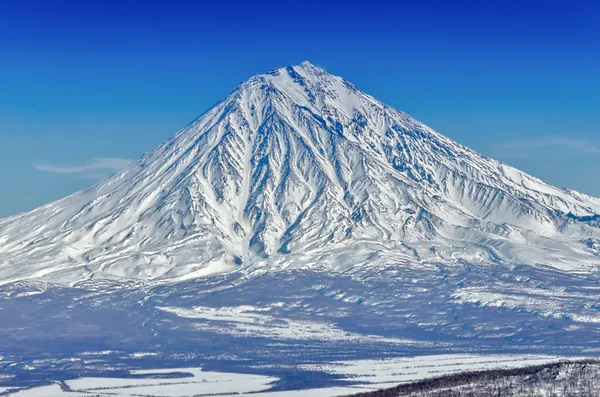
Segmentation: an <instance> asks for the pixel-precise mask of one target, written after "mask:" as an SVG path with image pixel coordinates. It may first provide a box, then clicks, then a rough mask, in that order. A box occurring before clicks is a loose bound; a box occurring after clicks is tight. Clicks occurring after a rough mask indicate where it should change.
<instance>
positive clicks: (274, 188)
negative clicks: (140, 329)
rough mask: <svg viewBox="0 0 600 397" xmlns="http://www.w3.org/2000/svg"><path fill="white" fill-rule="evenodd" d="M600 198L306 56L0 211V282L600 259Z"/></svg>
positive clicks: (589, 265)
mask: <svg viewBox="0 0 600 397" xmlns="http://www.w3.org/2000/svg"><path fill="white" fill-rule="evenodd" d="M599 214H600V199H597V198H593V197H589V196H586V195H584V194H580V193H577V192H574V191H570V190H566V189H560V188H556V187H553V186H551V185H548V184H546V183H544V182H542V181H540V180H539V179H537V178H535V177H532V176H530V175H527V174H525V173H523V172H521V171H519V170H517V169H515V168H512V167H510V166H508V165H505V164H503V163H501V162H499V161H496V160H493V159H490V158H487V157H484V156H481V155H479V154H477V153H475V152H474V151H472V150H470V149H468V148H466V147H465V146H462V145H460V144H458V143H456V142H453V141H452V140H450V139H448V138H446V137H444V136H443V135H441V134H439V133H437V132H435V131H433V130H432V129H430V128H428V127H427V126H425V125H423V124H421V123H420V122H418V121H416V120H415V119H413V118H412V117H410V116H408V115H407V114H405V113H403V112H400V111H398V110H395V109H393V108H391V107H389V106H387V105H385V104H383V103H381V102H379V101H377V100H376V99H375V98H373V97H371V96H369V95H367V94H365V93H363V92H361V91H359V90H358V89H357V88H356V87H355V86H354V85H352V84H351V83H349V82H347V81H345V80H344V79H342V78H340V77H337V76H333V75H331V74H329V73H327V72H325V71H324V70H323V69H320V68H318V67H316V66H314V65H312V64H310V63H308V62H304V63H302V64H300V65H297V66H288V67H285V68H279V69H274V70H272V71H271V72H269V73H267V74H262V75H258V76H254V77H252V78H251V79H249V80H248V81H246V82H245V83H243V84H241V85H240V86H238V87H237V88H236V89H235V90H233V91H232V92H231V93H230V94H229V95H227V96H226V97H225V98H224V99H223V100H221V101H220V102H219V103H218V104H216V105H215V106H214V107H213V108H211V109H210V110H208V111H207V112H206V113H204V114H203V115H202V116H201V117H199V118H198V119H196V120H195V121H193V122H192V123H191V124H190V125H188V126H187V127H185V128H184V129H183V130H181V131H179V132H178V133H177V134H176V135H175V136H173V138H171V139H170V140H169V141H167V142H166V143H164V144H163V145H161V146H160V147H158V148H157V149H156V150H154V151H153V152H151V153H149V154H147V155H145V156H144V157H143V158H141V159H140V160H139V161H137V162H136V163H133V164H132V165H130V166H128V167H127V168H125V169H124V170H122V171H120V172H118V173H117V174H115V175H113V176H111V177H110V178H108V179H106V180H104V181H102V182H100V183H98V184H96V185H94V186H92V187H90V188H88V189H86V190H84V191H81V192H78V193H75V194H73V195H71V196H69V197H67V198H64V199H62V200H59V201H57V202H54V203H51V204H48V205H45V206H43V207H40V208H38V209H35V210H33V211H31V212H29V213H24V214H20V215H17V216H13V217H10V218H6V219H2V220H0V283H9V282H13V281H19V280H25V279H37V278H40V279H43V280H45V281H52V282H57V283H63V284H74V283H77V282H80V281H85V280H90V279H120V278H131V279H141V280H146V281H147V280H156V281H163V282H167V281H169V282H171V281H173V282H174V281H182V280H187V279H192V278H198V277H204V276H210V275H216V274H223V273H231V272H240V273H241V274H245V275H246V276H252V275H258V274H264V273H265V272H268V273H270V272H276V271H278V270H280V269H296V270H303V269H312V270H316V271H322V272H328V273H331V274H336V273H341V272H343V273H345V274H350V275H352V274H355V273H356V274H358V273H361V274H362V273H364V272H368V273H372V274H377V273H378V272H379V271H380V270H381V269H384V268H388V267H390V266H409V267H420V268H437V267H438V266H440V265H441V266H444V267H452V266H463V265H465V264H473V265H477V266H487V265H490V266H492V265H496V264H502V265H508V266H513V265H531V266H534V267H540V268H545V267H547V266H549V267H553V268H556V269H560V270H564V271H573V272H590V271H593V270H595V269H596V268H597V267H598V265H600V257H599V256H600V215H599Z"/></svg>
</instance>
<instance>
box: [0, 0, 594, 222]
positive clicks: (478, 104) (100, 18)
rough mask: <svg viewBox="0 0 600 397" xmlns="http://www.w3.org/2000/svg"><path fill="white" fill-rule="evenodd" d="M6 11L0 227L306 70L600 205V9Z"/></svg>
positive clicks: (83, 6)
mask: <svg viewBox="0 0 600 397" xmlns="http://www.w3.org/2000/svg"><path fill="white" fill-rule="evenodd" d="M202 3H204V2H201V1H198V2H184V1H161V2H157V1H150V0H147V1H128V0H120V1H111V0H104V1H97V0H87V1H61V0H52V1H50V0H47V1H30V0H6V1H3V2H1V3H0V169H1V170H2V171H1V172H0V216H6V215H9V214H13V213H17V212H20V211H25V210H28V209H31V208H34V207H35V206H38V205H40V204H43V203H46V202H50V201H52V200H55V199H58V198H60V197H63V196H65V195H67V194H69V193H71V192H74V191H75V190H78V189H81V188H84V187H86V186H88V185H90V184H92V183H93V182H94V181H96V180H98V179H99V178H102V177H105V176H107V175H108V174H110V173H111V172H112V171H113V170H114V169H116V168H118V167H121V166H122V165H123V164H124V163H126V162H127V160H128V159H135V158H137V157H139V156H140V155H142V154H143V153H144V152H147V151H149V150H152V149H153V148H154V147H155V146H157V145H158V144H160V143H161V142H163V141H164V140H166V139H167V138H168V137H169V136H171V135H172V134H173V133H174V132H175V131H177V130H178V129H180V128H182V127H183V126H185V125H186V124H187V123H188V122H189V121H190V120H191V119H193V118H195V117H196V116H198V115H199V114H201V113H202V112H204V111H205V110H206V109H207V108H208V107H210V106H211V105H212V104H214V103H215V102H217V101H218V100H219V99H220V98H221V97H223V96H224V95H225V94H227V93H228V92H229V91H230V90H231V89H233V88H234V87H235V86H236V85H237V84H238V83H240V82H242V81H244V80H246V79H247V78H249V77H250V76H252V75H254V74H257V73H263V72H266V71H268V70H270V69H272V68H274V67H276V66H284V65H288V64H297V63H300V62H302V61H304V60H309V61H311V62H312V63H314V64H316V65H318V66H321V67H324V68H325V69H327V70H328V71H329V72H331V73H333V74H337V75H341V76H343V77H345V78H346V79H347V80H350V81H351V82H353V83H354V84H355V85H357V86H358V87H359V88H360V89H362V90H363V91H365V92H367V93H369V94H371V95H373V96H375V97H377V98H378V99H380V100H382V101H384V102H386V103H388V104H390V105H392V106H394V107H396V108H398V109H401V110H403V111H406V112H407V113H409V114H411V115H413V116H414V117H416V118H417V119H419V120H421V121H423V122H424V123H426V124H428V125H429V126H430V127H432V128H434V129H436V130H438V131H439V132H441V133H443V134H445V135H447V136H449V137H451V138H452V139H454V140H456V141H458V142H461V143H463V144H465V145H467V146H470V147H471V148H473V149H475V150H477V151H478V152H480V153H482V154H485V155H487V156H490V157H494V158H497V159H499V160H502V161H504V162H506V163H508V164H511V165H513V166H516V167H517V168H520V169H522V170H524V171H526V172H529V173H531V174H533V175H535V176H538V177H540V178H542V179H544V180H545V181H547V182H550V183H552V184H555V185H558V186H563V187H569V188H573V189H576V190H579V191H582V192H585V193H588V194H592V195H596V196H600V178H599V176H600V26H599V25H600V24H599V22H598V21H600V6H599V5H598V2H591V1H590V2H583V1H569V2H565V1H561V2H553V1H544V2H541V1H539V2H538V1H526V0H522V1H508V0H507V1H494V2H486V1H483V0H479V1H469V2H465V1H452V2H451V1H410V2H406V1H404V2H403V1H397V2H374V1H369V2H366V1H365V2H327V4H326V5H325V4H320V3H319V2H311V1H302V2H281V1H279V2H247V3H248V4H244V3H242V2H236V1H227V2H221V3H222V4H221V5H218V4H216V2H213V3H215V4H212V5H210V6H208V5H205V4H202Z"/></svg>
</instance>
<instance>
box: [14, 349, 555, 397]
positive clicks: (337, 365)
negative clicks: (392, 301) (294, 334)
mask: <svg viewBox="0 0 600 397" xmlns="http://www.w3.org/2000/svg"><path fill="white" fill-rule="evenodd" d="M558 359H559V357H553V356H534V355H466V354H458V355H438V356H420V357H404V358H391V359H384V360H358V361H344V362H333V363H327V364H322V365H305V366H303V369H304V370H319V371H326V372H329V373H333V374H337V375H340V376H342V379H343V381H346V382H348V385H347V386H336V387H326V388H318V389H304V390H285V391H272V392H271V391H268V389H269V388H270V387H271V386H272V385H273V382H275V381H277V380H278V378H274V377H268V376H262V375H252V374H236V373H226V372H205V371H202V369H200V368H171V369H158V370H143V371H132V372H131V374H132V375H152V374H169V373H171V374H174V373H181V374H185V375H187V377H172V378H80V379H75V380H69V381H67V382H66V384H67V386H68V387H69V388H70V390H71V391H63V390H61V388H60V386H59V385H58V384H53V385H50V386H42V387H37V388H32V389H27V390H21V391H15V393H11V394H9V395H10V396H15V397H42V396H43V397H63V396H79V395H81V396H85V395H94V396H101V397H104V396H106V397H108V396H123V397H126V396H131V397H133V396H147V397H154V396H156V397H159V396H160V397H165V396H169V397H188V396H209V395H211V396H214V395H220V396H234V395H235V396H240V395H241V396H259V397H262V396H264V397H288V396H290V397H291V396H310V397H334V396H347V395H354V394H357V393H361V392H366V391H374V390H378V389H382V388H388V387H393V386H396V385H398V384H400V383H406V382H413V381H417V380H422V379H427V378H433V377H438V376H442V375H446V374H452V373H456V372H462V371H478V370H486V369H494V368H517V367H524V366H531V365H539V364H546V363H550V362H553V361H556V360H558Z"/></svg>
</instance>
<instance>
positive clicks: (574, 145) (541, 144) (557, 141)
mask: <svg viewBox="0 0 600 397" xmlns="http://www.w3.org/2000/svg"><path fill="white" fill-rule="evenodd" d="M500 148H502V149H504V150H506V151H511V152H512V155H515V156H519V157H522V156H523V154H524V153H525V152H526V151H528V152H530V153H531V152H532V151H534V150H538V151H539V150H543V149H552V148H554V149H561V148H562V149H566V150H568V154H579V155H584V156H589V155H593V154H600V143H595V142H591V141H588V140H585V139H573V138H568V137H560V136H549V137H543V138H540V139H531V140H520V141H511V142H504V143H502V144H500ZM509 154H511V153H509Z"/></svg>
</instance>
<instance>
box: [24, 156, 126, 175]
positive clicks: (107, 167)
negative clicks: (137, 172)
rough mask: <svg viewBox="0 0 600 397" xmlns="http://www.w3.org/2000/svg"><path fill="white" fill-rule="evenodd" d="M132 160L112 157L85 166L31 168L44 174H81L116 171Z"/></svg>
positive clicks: (93, 161) (95, 160)
mask: <svg viewBox="0 0 600 397" xmlns="http://www.w3.org/2000/svg"><path fill="white" fill-rule="evenodd" d="M131 162H132V160H129V159H121V158H114V157H102V158H94V159H91V160H90V161H88V162H87V163H86V164H83V165H77V166H57V165H51V164H38V165H34V166H33V167H34V168H35V169H36V170H39V171H44V172H53V173H55V174H81V173H89V172H94V171H112V172H114V171H118V170H120V169H122V168H125V167H126V166H127V165H129V164H130V163H131Z"/></svg>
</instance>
